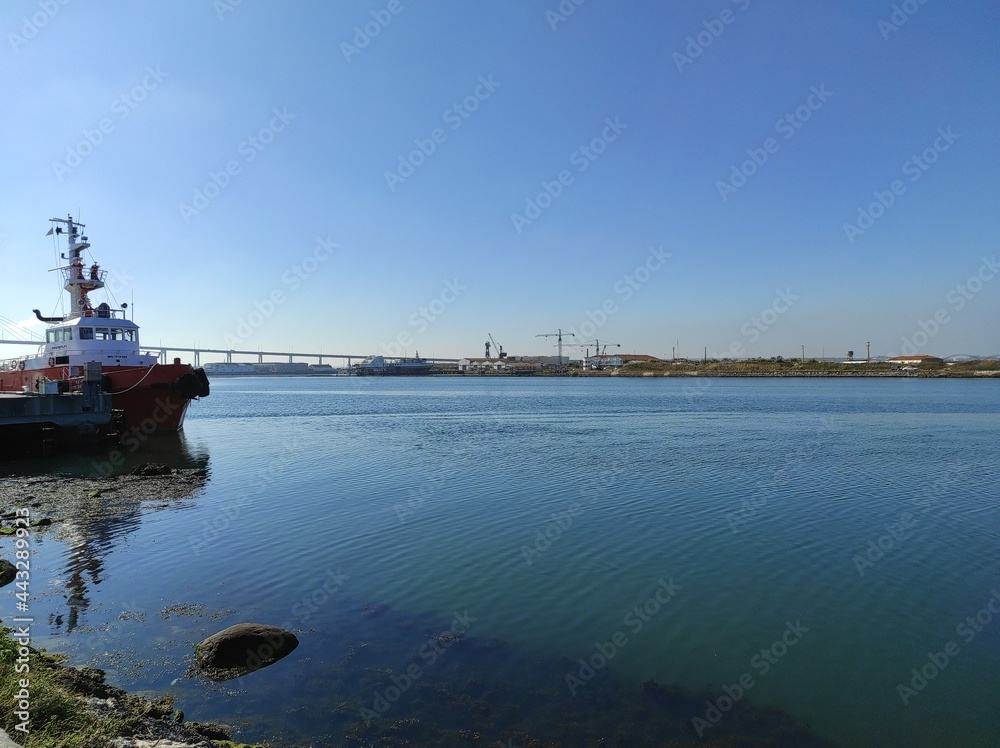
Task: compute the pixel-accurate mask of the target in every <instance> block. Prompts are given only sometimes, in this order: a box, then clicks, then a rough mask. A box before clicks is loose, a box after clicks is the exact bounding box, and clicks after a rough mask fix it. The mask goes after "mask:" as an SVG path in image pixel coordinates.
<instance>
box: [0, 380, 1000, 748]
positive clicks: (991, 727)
mask: <svg viewBox="0 0 1000 748" xmlns="http://www.w3.org/2000/svg"><path fill="white" fill-rule="evenodd" d="M998 433H1000V386H998V383H997V382H995V381H994V382H990V381H972V380H962V381H933V380H916V379H895V380H847V381H843V380H834V379H826V380H795V379H766V380H745V379H738V380H737V379H714V380H680V379H656V380H652V379H642V380H634V379H633V380H616V379H595V380H576V379H482V378H468V379H459V378H446V379H437V378H435V379H410V378H406V379H396V380H382V379H356V378H334V379H304V378H302V379H293V378H288V379H266V378H257V379H217V380H216V381H214V382H213V386H212V396H211V397H210V398H208V399H207V400H205V401H203V402H200V403H196V404H195V405H194V406H193V407H192V409H191V412H190V415H189V419H188V422H187V425H186V427H185V434H184V436H183V438H182V439H181V440H179V441H178V440H166V441H162V440H160V441H158V440H155V439H154V440H151V441H150V443H148V444H147V445H146V446H145V448H144V449H145V451H143V452H141V453H140V454H138V455H133V456H131V458H130V459H132V460H133V462H136V461H137V462H143V461H149V460H152V461H160V462H164V461H172V462H173V463H174V464H176V465H187V466H205V467H207V470H208V479H207V481H206V483H205V485H204V487H203V488H202V489H201V490H199V491H196V492H194V493H193V494H192V495H191V496H189V497H186V498H183V499H181V500H170V501H163V502H152V503H148V504H146V505H144V506H142V507H137V508H135V510H134V511H129V512H123V513H119V514H118V515H116V516H108V517H106V518H105V519H104V520H102V521H100V522H97V523H95V522H82V521H79V522H75V521H74V518H73V517H72V516H70V517H68V518H66V521H64V522H59V523H57V524H56V526H54V528H53V529H52V530H51V531H49V532H47V533H46V534H44V535H39V536H37V537H36V540H35V548H36V554H35V559H34V562H33V563H34V577H33V590H34V591H35V597H34V600H33V602H32V609H33V612H34V614H35V616H36V618H37V619H38V620H40V621H43V623H40V624H38V625H37V626H36V629H35V632H34V633H35V636H36V637H37V638H38V639H40V640H41V643H42V644H44V645H46V646H48V647H49V648H50V649H53V650H58V651H63V652H67V653H69V654H71V655H72V657H73V659H74V662H76V663H77V664H83V663H88V664H92V665H95V666H98V667H103V668H106V669H108V671H109V673H110V676H111V679H112V680H113V681H114V682H115V683H116V684H118V685H122V686H124V687H126V688H130V689H133V690H154V691H160V692H167V693H170V694H173V695H175V696H176V698H177V706H178V707H179V708H181V709H183V710H184V711H185V713H186V715H187V717H188V719H213V720H218V721H223V722H228V723H230V724H235V725H240V726H241V729H240V731H239V732H238V737H240V738H241V739H243V740H254V739H269V740H273V741H275V742H276V743H278V744H295V745H309V744H310V743H312V744H315V745H341V744H352V745H358V744H362V743H361V739H368V740H370V741H371V744H376V742H377V741H379V740H381V741H382V742H381V743H378V744H385V745H392V744H394V743H397V742H398V743H401V742H403V740H404V739H410V740H411V741H412V744H415V745H423V744H431V743H432V742H433V740H437V739H439V738H441V736H442V735H444V734H447V735H451V736H456V735H458V734H459V731H460V730H463V729H467V730H470V731H475V732H478V733H480V741H479V742H478V743H477V744H479V745H487V744H488V745H497V744H498V741H504V742H503V743H502V744H504V745H507V744H510V745H519V744H520V743H518V742H517V738H518V737H519V736H524V735H529V734H530V735H537V736H539V737H542V738H543V739H547V740H553V741H554V740H562V741H563V744H564V745H580V744H584V743H583V741H584V740H589V739H591V738H592V737H593V736H595V735H598V734H604V735H606V736H607V737H608V739H609V743H608V744H609V745H612V744H616V745H617V744H620V745H639V744H642V741H643V740H647V739H649V742H648V744H650V745H658V744H661V741H663V742H665V741H666V740H667V739H668V738H675V739H677V740H678V741H679V742H680V743H684V744H686V743H691V744H699V743H703V744H705V745H709V744H712V742H713V741H717V740H721V739H722V738H723V737H724V736H726V735H732V734H734V733H735V734H745V735H747V736H748V737H750V738H751V739H752V740H753V739H757V738H759V739H763V737H762V736H764V735H775V734H779V735H785V736H786V737H785V738H779V739H776V740H775V742H774V744H788V745H806V744H818V743H816V742H815V740H816V739H817V738H818V739H820V740H822V741H828V742H829V743H831V744H835V745H842V746H886V745H899V746H942V745H949V746H952V745H954V746H995V745H998V744H1000V688H998V686H1000V614H994V613H992V612H990V610H989V608H988V604H989V603H990V599H991V595H993V594H994V590H1000V508H998V501H997V498H998V496H997V494H998V489H997V486H998V480H997V479H998V460H997V435H998ZM33 465H34V466H35V468H34V469H38V466H39V463H33ZM21 467H23V466H21ZM43 467H44V468H45V469H53V468H59V469H62V470H74V471H77V472H82V473H87V472H89V471H92V470H93V469H94V459H93V458H76V459H74V460H71V461H67V462H63V463H58V464H52V463H48V464H45V465H44V466H43ZM8 485H9V484H8ZM4 498H5V501H4V505H5V506H9V505H11V504H14V503H16V500H17V499H16V498H14V499H12V498H10V491H7V492H6V495H5V497H4ZM879 543H881V545H882V547H881V548H879ZM0 547H2V551H3V555H5V556H7V555H9V552H10V548H9V541H8V540H6V539H4V540H0ZM658 597H659V599H657V598H658ZM0 605H2V610H3V612H4V614H5V616H6V615H7V614H9V613H10V611H11V610H12V608H13V590H11V589H4V590H3V591H2V592H0ZM637 606H638V608H639V609H638V610H636V608H637ZM993 607H994V608H995V609H997V610H998V611H1000V592H998V593H997V599H996V602H994V603H993ZM456 614H458V615H459V616H460V617H461V618H462V619H463V623H462V624H461V626H462V627H463V628H464V627H467V628H468V633H467V635H466V636H465V637H464V638H463V639H462V640H461V641H459V642H458V643H456V644H454V645H449V644H448V642H449V641H450V640H449V639H448V638H447V637H445V638H444V639H441V638H438V637H439V635H440V634H441V633H442V632H445V631H447V630H448V629H449V627H450V626H451V625H452V623H453V621H454V619H455V616H456ZM977 614H979V616H980V618H979V620H978V621H976V620H975V617H976V616H977ZM969 616H971V617H972V618H973V621H972V622H971V623H970V622H966V618H967V617H969ZM244 620H253V621H260V622H264V623H272V624H277V625H286V627H288V628H292V629H293V630H295V631H296V632H298V635H299V639H300V646H299V648H298V649H297V650H296V651H295V652H294V653H293V654H292V655H291V656H289V657H288V658H286V659H285V660H282V661H281V662H279V663H277V664H275V665H273V666H271V667H270V668H267V669H265V670H262V671H259V672H257V673H254V674H251V675H249V676H246V677H243V678H239V679H236V680H232V681H228V682H226V683H223V684H213V683H211V682H209V681H206V680H204V679H202V678H197V677H190V673H188V672H187V669H188V665H189V664H190V654H191V650H192V646H193V644H194V643H196V642H197V641H199V640H200V639H202V638H203V637H204V636H206V635H208V634H210V633H213V632H215V631H217V630H220V629H221V628H224V627H226V626H229V625H231V624H233V623H236V622H239V621H244ZM442 641H443V642H445V643H444V644H441V642H442ZM949 643H951V644H949ZM946 647H948V649H947V650H946ZM602 649H603V650H604V654H603V655H602V654H601V650H602ZM949 650H950V652H951V653H952V654H950V655H947V658H948V661H947V664H944V665H943V667H941V664H943V663H944V661H943V659H942V657H943V656H944V655H938V654H937V653H939V652H943V651H949ZM956 652H957V653H956ZM609 655H610V657H608V656H609ZM929 655H933V656H934V657H933V659H937V660H938V663H939V664H938V665H934V663H933V662H932V659H930V658H929ZM605 657H608V660H607V662H606V664H605V663H604V658H605ZM581 658H584V659H585V660H589V661H590V663H589V665H590V666H591V667H594V666H596V667H594V669H593V670H590V669H589V668H588V663H586V662H585V663H583V664H581V662H580V660H581ZM411 665H415V666H416V667H417V671H411V675H413V674H414V673H416V672H418V673H419V674H417V675H415V677H413V678H411V679H410V680H411V681H412V682H409V683H408V682H407V681H406V679H401V676H400V674H405V673H406V672H407V668H408V667H409V666H411ZM602 665H603V667H602ZM914 668H917V669H918V670H919V669H926V673H927V674H930V675H932V676H933V677H930V678H929V679H928V680H926V681H922V680H918V681H917V682H916V683H915V684H914V683H911V681H912V680H913V676H914V674H913V672H912V671H913V669H914ZM567 676H571V677H570V678H568V679H567ZM393 678H395V679H396V680H395V684H396V686H397V687H398V686H401V689H400V691H399V692H395V691H393V690H391V689H392V687H393V682H394V681H393V680H392V679H393ZM651 680H655V681H656V683H657V684H662V685H667V684H670V685H671V686H672V687H673V688H672V689H671V690H666V689H664V688H662V687H660V686H656V685H654V684H651V683H649V681H651ZM741 681H742V685H741V686H739V688H734V686H736V685H738V684H740V683H741ZM643 683H645V684H646V685H645V687H643V685H642V684H643ZM900 684H904V685H907V686H909V687H914V686H919V688H920V690H919V691H918V690H917V689H916V688H914V690H913V691H912V692H907V693H904V694H902V695H901V693H900V691H899V688H898V687H899V686H900ZM724 687H726V688H727V690H728V692H729V694H730V696H733V695H736V696H739V697H740V699H739V703H738V705H737V707H736V708H735V709H733V710H731V711H725V712H724V713H723V712H720V713H718V714H713V713H712V712H711V711H710V710H709V708H708V706H707V705H706V702H711V703H713V704H717V705H718V706H721V707H722V708H723V710H725V709H726V708H728V701H727V699H726V698H723V697H724V692H723V690H722V689H723V688H724ZM740 690H743V694H742V695H740V693H739V691H740ZM571 692H572V693H571ZM379 695H381V696H388V697H397V698H392V699H391V700H392V702H393V703H391V704H388V701H387V702H386V704H387V705H388V708H387V710H386V711H385V712H384V714H382V715H381V716H380V718H379V719H378V720H376V721H374V722H373V724H372V725H371V726H368V727H365V722H364V720H363V718H362V716H361V711H360V710H361V709H362V708H367V709H372V710H373V711H375V710H377V708H378V707H379V706H380V704H379V702H378V699H377V696H379ZM904 696H905V698H906V701H907V703H906V704H904ZM695 717H698V718H701V719H703V720H706V721H707V720H708V719H709V718H712V717H714V718H718V723H717V724H714V725H713V726H711V727H708V728H707V729H706V728H704V726H703V730H702V731H703V733H704V734H703V737H699V736H698V734H697V730H696V729H695V724H694V723H692V718H695ZM792 724H795V725H799V726H804V725H808V726H809V727H810V728H811V730H812V732H813V734H814V737H813V738H812V739H810V738H809V737H808V736H802V735H799V737H789V736H790V735H792V734H793V733H794V730H793V728H792V727H790V725H792ZM432 727H437V728H440V729H441V730H442V731H450V732H447V733H445V732H442V733H433V731H432V730H431V728H432ZM422 731H424V732H422ZM588 731H589V732H588ZM470 734H471V733H466V737H468V736H469V735H470ZM348 735H350V736H353V737H355V738H358V741H357V742H349V741H348V740H347V737H346V736H348ZM393 736H395V738H394V737H393ZM650 736H654V737H653V738H652V739H650ZM507 741H510V742H509V743H508V742H507ZM449 744H450V743H449ZM454 744H473V743H467V742H456V743H454Z"/></svg>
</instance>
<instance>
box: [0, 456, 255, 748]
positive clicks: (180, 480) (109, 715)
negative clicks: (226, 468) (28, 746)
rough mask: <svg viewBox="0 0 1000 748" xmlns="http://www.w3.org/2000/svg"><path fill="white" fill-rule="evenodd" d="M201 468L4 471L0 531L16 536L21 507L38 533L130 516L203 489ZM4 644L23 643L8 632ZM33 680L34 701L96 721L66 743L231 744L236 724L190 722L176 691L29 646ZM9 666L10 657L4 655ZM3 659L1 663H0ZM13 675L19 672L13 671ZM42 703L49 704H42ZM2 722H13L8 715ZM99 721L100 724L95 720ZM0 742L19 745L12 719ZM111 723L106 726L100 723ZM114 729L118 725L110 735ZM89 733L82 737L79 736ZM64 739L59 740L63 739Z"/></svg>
mask: <svg viewBox="0 0 1000 748" xmlns="http://www.w3.org/2000/svg"><path fill="white" fill-rule="evenodd" d="M207 478H208V476H207V472H206V470H205V469H203V468H195V469H186V470H185V469H172V468H169V467H166V466H163V465H151V464H147V465H142V466H139V467H137V468H136V469H134V470H133V471H132V472H131V473H129V474H126V475H118V476H109V477H87V478H83V477H74V476H65V475H45V476H37V475H35V476H21V477H19V476H13V477H4V478H3V479H0V539H2V538H4V537H12V536H16V531H17V528H16V519H17V517H18V510H22V511H25V510H26V511H27V512H28V513H29V514H30V528H31V532H32V533H36V532H44V533H48V532H52V533H54V534H56V535H57V536H58V535H60V534H61V532H62V530H63V528H64V527H68V526H74V525H75V526H79V525H80V524H81V523H82V524H86V523H87V522H88V521H91V520H99V519H106V518H108V517H113V516H126V515H128V514H131V513H133V512H136V511H137V510H139V509H140V508H141V507H146V508H154V509H155V508H162V507H166V506H170V505H171V504H172V503H174V502H177V501H181V500H184V499H189V498H191V497H193V496H195V495H197V494H198V493H199V492H200V490H201V489H202V487H203V486H204V484H205V482H206V480H207ZM7 555H10V556H11V558H12V559H13V553H10V554H8V553H7V552H4V553H3V554H2V556H0V582H2V583H3V584H9V583H10V582H11V581H13V579H14V577H13V575H12V574H10V573H6V572H8V571H9V570H12V569H13V568H14V567H13V564H11V561H10V560H8V559H7V558H5V556H7ZM3 645H6V647H5V648H10V647H11V646H17V643H15V642H13V640H11V639H9V638H8V637H7V636H6V635H5V636H4V637H3V644H2V645H0V646H3ZM28 650H29V652H30V655H29V664H30V673H31V682H32V686H33V688H35V687H37V688H38V689H39V690H41V691H42V692H43V693H42V694H35V693H33V694H32V696H33V699H32V703H33V704H38V703H39V698H40V699H41V703H42V704H43V705H47V704H49V703H50V702H56V703H59V704H61V705H63V706H64V707H65V705H67V704H68V705H70V706H71V708H72V709H73V712H74V714H76V715H77V716H80V717H81V718H82V720H83V721H84V722H86V723H87V724H89V725H91V727H88V729H96V730H97V731H98V732H97V734H95V735H93V736H92V735H91V734H90V733H87V734H86V735H80V734H77V733H76V732H74V729H75V728H73V727H71V726H70V725H69V724H67V725H66V729H67V733H66V734H65V735H64V736H63V737H64V738H65V740H66V742H65V744H66V745H87V746H88V748H90V747H91V746H94V748H96V747H97V746H102V747H103V746H107V747H108V748H152V747H153V746H156V748H216V747H217V746H218V747H220V748H233V746H238V745H241V744H238V743H234V742H232V740H231V735H230V729H229V728H227V727H223V726H221V725H216V724H212V723H195V722H192V723H185V722H184V721H183V714H182V713H181V712H180V711H178V710H175V709H174V707H173V699H172V698H171V697H169V696H161V697H157V698H153V699H147V698H145V697H142V696H137V695H134V694H130V693H128V692H126V691H124V690H123V689H121V688H117V687H115V686H112V685H110V684H108V683H107V682H106V681H105V673H104V672H103V671H101V670H98V669H96V668H88V667H71V666H68V665H64V664H62V662H61V661H60V659H59V658H58V657H54V656H51V655H48V654H46V653H44V652H39V651H37V650H35V649H34V648H31V647H29V648H28ZM6 664H7V666H9V663H6ZM0 667H2V666H0ZM11 680H13V677H12V678H11ZM43 708H44V707H43ZM4 722H7V720H6V718H5V719H4ZM94 725H96V726H98V727H93V726H94ZM4 726H5V727H6V728H7V731H6V733H5V732H4V731H3V729H0V747H2V746H4V744H5V742H4V741H5V738H6V741H7V742H8V743H11V742H12V743H13V744H14V745H20V743H18V742H17V741H18V740H19V739H21V738H20V735H21V733H18V732H17V731H16V730H15V729H14V726H13V724H12V723H10V722H7V724H6V725H2V724H0V728H2V727H4ZM100 726H106V727H100ZM112 733H115V734H114V735H112ZM81 741H83V742H81ZM62 744H63V743H62V742H60V743H59V745H62Z"/></svg>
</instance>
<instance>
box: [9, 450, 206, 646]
mask: <svg viewBox="0 0 1000 748" xmlns="http://www.w3.org/2000/svg"><path fill="white" fill-rule="evenodd" d="M144 466H145V467H144ZM10 467H11V474H10V475H8V476H7V477H5V478H3V479H0V507H2V508H3V514H4V515H7V514H8V513H12V512H13V511H14V510H15V509H17V508H20V507H23V506H26V505H27V506H30V507H31V515H32V519H33V521H34V522H36V523H37V522H39V521H42V522H43V523H44V524H42V525H41V526H39V527H38V529H37V530H36V532H39V533H48V532H52V533H54V534H55V536H56V538H57V539H58V540H60V541H61V542H63V543H65V545H66V549H67V551H66V559H67V561H66V566H65V569H64V570H63V571H62V575H63V579H64V581H63V584H64V586H65V591H64V597H65V601H66V608H67V611H66V614H65V616H64V615H63V614H62V613H52V614H51V615H50V616H49V622H50V623H51V624H52V626H53V628H55V629H61V628H63V626H65V630H66V631H73V630H74V629H75V628H77V627H78V626H79V625H80V617H81V613H82V612H83V611H85V610H86V609H87V608H88V607H89V606H90V597H89V594H88V590H89V588H90V587H92V586H93V585H97V584H100V583H101V581H102V580H103V576H104V573H105V559H106V557H107V556H108V555H109V554H110V553H111V551H112V550H113V549H114V548H115V546H116V545H119V544H120V543H121V542H122V538H123V536H125V535H128V534H129V533H131V532H134V531H135V530H136V529H138V527H139V526H140V524H141V522H142V515H143V514H144V513H146V512H149V511H156V510H159V509H167V508H173V507H176V506H177V505H178V504H179V503H182V502H184V501H186V500H188V499H192V498H194V497H196V496H197V495H198V494H200V493H201V491H202V490H203V489H204V487H205V485H206V484H207V482H208V481H209V479H210V477H209V453H208V448H207V446H206V445H205V444H204V443H201V442H195V443H192V442H190V441H189V440H188V439H187V438H186V437H185V436H184V434H183V433H172V434H162V435H155V436H152V437H150V438H149V439H147V440H146V441H145V442H144V443H143V444H142V445H141V447H140V448H139V449H135V450H132V451H130V452H128V453H126V452H125V451H123V450H121V449H120V448H116V449H112V450H106V451H103V452H101V453H100V454H96V455H95V454H91V455H75V456H72V457H65V456H64V457H62V458H60V459H57V460H32V461H24V462H20V463H16V464H12V465H11V466H10ZM39 473H43V475H39ZM49 523H50V524H49Z"/></svg>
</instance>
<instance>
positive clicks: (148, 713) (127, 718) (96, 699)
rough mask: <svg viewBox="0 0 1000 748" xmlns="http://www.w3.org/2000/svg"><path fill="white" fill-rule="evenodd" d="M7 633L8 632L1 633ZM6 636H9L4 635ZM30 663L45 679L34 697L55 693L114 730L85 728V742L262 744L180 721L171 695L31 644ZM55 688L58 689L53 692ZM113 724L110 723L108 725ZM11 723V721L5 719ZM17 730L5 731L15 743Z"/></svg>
mask: <svg viewBox="0 0 1000 748" xmlns="http://www.w3.org/2000/svg"><path fill="white" fill-rule="evenodd" d="M5 638H6V637H5ZM8 641H10V640H8ZM29 650H30V655H29V664H30V666H31V670H30V673H31V679H32V681H33V682H34V683H41V684H43V686H42V688H43V691H44V693H42V694H33V697H34V698H35V701H36V702H37V700H38V698H39V697H41V698H42V700H43V701H44V703H49V702H50V701H52V700H54V699H55V698H59V699H61V700H62V701H63V702H64V703H69V704H70V705H72V706H73V707H76V708H77V709H79V710H84V711H86V712H87V715H88V716H89V718H90V719H89V720H87V721H89V722H92V723H93V724H94V725H107V726H108V727H107V728H105V729H106V730H107V732H109V733H110V732H117V733H119V734H117V735H114V736H112V735H110V734H100V732H101V730H100V729H98V734H92V733H89V732H88V734H86V735H78V736H74V734H73V733H69V734H67V735H65V736H64V737H65V738H67V743H68V744H73V745H75V744H76V743H69V739H71V738H73V737H80V738H83V739H87V740H88V742H87V745H88V748H99V747H102V746H108V747H110V748H154V746H155V748H261V747H254V746H247V745H245V744H242V743H234V742H233V741H232V738H231V730H230V728H229V727H226V726H223V725H219V724H216V723H212V722H184V715H183V713H182V712H181V711H179V710H177V709H174V705H173V698H172V697H170V696H161V697H158V698H155V699H147V698H145V697H142V696H137V695H135V694H130V693H128V692H127V691H125V690H123V689H121V688H117V687H115V686H112V685H110V684H108V683H107V682H106V681H105V673H104V671H102V670H98V669H96V668H88V667H71V666H68V665H64V664H62V663H61V662H60V660H59V658H58V657H54V656H52V655H48V654H46V653H44V652H39V651H38V650H36V649H34V648H30V647H29ZM53 691H55V692H57V693H55V694H54V693H52V692H53ZM112 726H113V727H112ZM8 728H10V725H8ZM18 734H19V733H17V732H16V731H12V730H9V731H8V732H7V733H4V731H3V730H2V729H0V746H3V743H2V738H3V737H5V736H6V737H7V738H8V740H12V741H13V742H15V744H18V743H17V741H16V740H14V739H13V736H14V735H18Z"/></svg>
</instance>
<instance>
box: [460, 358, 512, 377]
mask: <svg viewBox="0 0 1000 748" xmlns="http://www.w3.org/2000/svg"><path fill="white" fill-rule="evenodd" d="M506 368H507V360H506V359H503V358H462V359H459V361H458V370H459V371H461V372H465V373H469V372H476V371H503V370H504V369H506Z"/></svg>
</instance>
